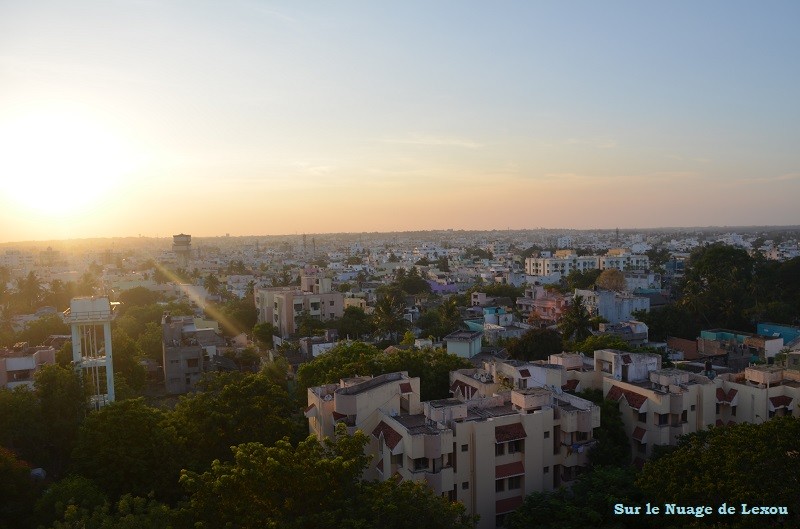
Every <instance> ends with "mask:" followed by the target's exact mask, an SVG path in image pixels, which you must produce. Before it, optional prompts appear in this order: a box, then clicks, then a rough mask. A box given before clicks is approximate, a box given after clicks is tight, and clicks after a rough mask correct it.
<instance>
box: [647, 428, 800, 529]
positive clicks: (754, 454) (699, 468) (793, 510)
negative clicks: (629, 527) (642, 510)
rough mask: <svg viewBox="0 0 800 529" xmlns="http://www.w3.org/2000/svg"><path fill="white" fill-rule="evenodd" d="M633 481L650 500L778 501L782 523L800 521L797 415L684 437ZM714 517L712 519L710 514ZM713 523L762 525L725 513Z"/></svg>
mask: <svg viewBox="0 0 800 529" xmlns="http://www.w3.org/2000/svg"><path fill="white" fill-rule="evenodd" d="M636 483H637V485H638V486H639V487H641V489H642V490H643V491H644V493H645V494H646V495H647V496H648V497H649V498H652V501H657V502H670V503H678V504H681V505H721V504H722V503H723V502H727V503H728V505H735V506H737V507H739V506H740V504H742V503H746V504H748V505H751V506H752V505H779V506H786V507H788V509H789V517H788V518H786V517H783V518H784V520H783V523H784V524H785V526H786V527H797V526H798V525H800V495H798V494H797V491H798V490H800V419H797V418H795V417H782V418H776V419H772V420H769V421H767V422H765V423H763V424H747V423H742V424H737V425H735V426H726V427H721V428H711V429H710V430H704V431H700V432H696V433H693V434H689V435H686V436H683V437H682V438H681V439H680V441H679V443H678V447H677V450H674V451H672V452H671V453H668V454H666V455H664V456H663V457H660V458H658V459H654V460H651V461H650V462H648V463H647V464H646V465H645V466H644V469H643V470H642V473H641V475H640V477H639V479H638V480H637V482H636ZM714 518H716V517H714ZM710 521H712V522H716V523H720V522H723V523H728V522H729V521H731V522H733V521H737V522H740V523H739V525H740V526H748V527H751V526H752V527H755V526H758V527H764V526H767V525H770V524H774V523H775V522H776V518H774V517H765V516H759V517H758V520H755V524H756V525H744V524H742V523H741V522H742V521H746V520H731V519H730V518H729V517H727V516H726V517H725V518H724V519H723V518H717V519H712V520H710Z"/></svg>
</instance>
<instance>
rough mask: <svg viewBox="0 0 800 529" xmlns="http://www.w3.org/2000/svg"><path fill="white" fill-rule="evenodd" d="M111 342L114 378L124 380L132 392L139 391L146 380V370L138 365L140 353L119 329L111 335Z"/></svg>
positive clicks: (133, 342) (131, 340) (128, 337)
mask: <svg viewBox="0 0 800 529" xmlns="http://www.w3.org/2000/svg"><path fill="white" fill-rule="evenodd" d="M111 342H112V345H111V350H112V356H113V363H114V377H118V378H123V379H125V382H126V383H127V384H128V386H130V388H131V389H133V390H134V391H139V390H141V389H142V388H143V387H144V383H145V381H146V379H147V370H146V369H145V368H144V366H143V365H142V364H141V363H140V360H141V357H142V353H141V350H140V349H139V347H138V345H137V344H136V342H135V341H133V339H132V338H131V337H130V336H128V335H127V333H125V331H123V330H121V329H120V330H118V331H117V332H116V333H113V335H112V337H111Z"/></svg>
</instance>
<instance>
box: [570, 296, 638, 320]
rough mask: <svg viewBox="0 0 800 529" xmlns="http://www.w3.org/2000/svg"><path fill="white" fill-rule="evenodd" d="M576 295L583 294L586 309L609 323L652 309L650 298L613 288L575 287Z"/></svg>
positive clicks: (627, 318) (631, 317) (628, 318)
mask: <svg viewBox="0 0 800 529" xmlns="http://www.w3.org/2000/svg"><path fill="white" fill-rule="evenodd" d="M575 296H581V297H582V298H583V303H584V305H585V306H586V310H588V311H589V313H590V314H592V315H593V316H600V317H601V318H603V319H604V320H606V321H607V322H608V323H619V322H621V321H625V320H630V319H633V313H634V312H637V311H640V310H643V311H645V312H647V311H649V310H650V300H649V299H648V298H646V297H640V296H634V295H633V294H630V293H628V292H614V291H612V290H599V289H591V290H588V289H587V290H581V289H575Z"/></svg>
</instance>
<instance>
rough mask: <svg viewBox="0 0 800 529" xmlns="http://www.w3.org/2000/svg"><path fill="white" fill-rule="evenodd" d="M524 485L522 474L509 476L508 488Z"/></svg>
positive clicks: (514, 488)
mask: <svg viewBox="0 0 800 529" xmlns="http://www.w3.org/2000/svg"><path fill="white" fill-rule="evenodd" d="M521 486H522V476H514V477H513V478H508V490H516V489H518V488H520V487H521Z"/></svg>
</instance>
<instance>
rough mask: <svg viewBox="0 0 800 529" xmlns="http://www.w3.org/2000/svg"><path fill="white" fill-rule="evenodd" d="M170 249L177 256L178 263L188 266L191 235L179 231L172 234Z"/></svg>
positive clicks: (190, 252)
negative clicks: (176, 233)
mask: <svg viewBox="0 0 800 529" xmlns="http://www.w3.org/2000/svg"><path fill="white" fill-rule="evenodd" d="M172 251H173V252H175V255H176V256H177V257H178V264H179V265H180V266H182V267H184V268H186V267H187V266H189V257H191V255H192V236H191V235H186V234H185V233H179V234H178V235H173V236H172Z"/></svg>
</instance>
